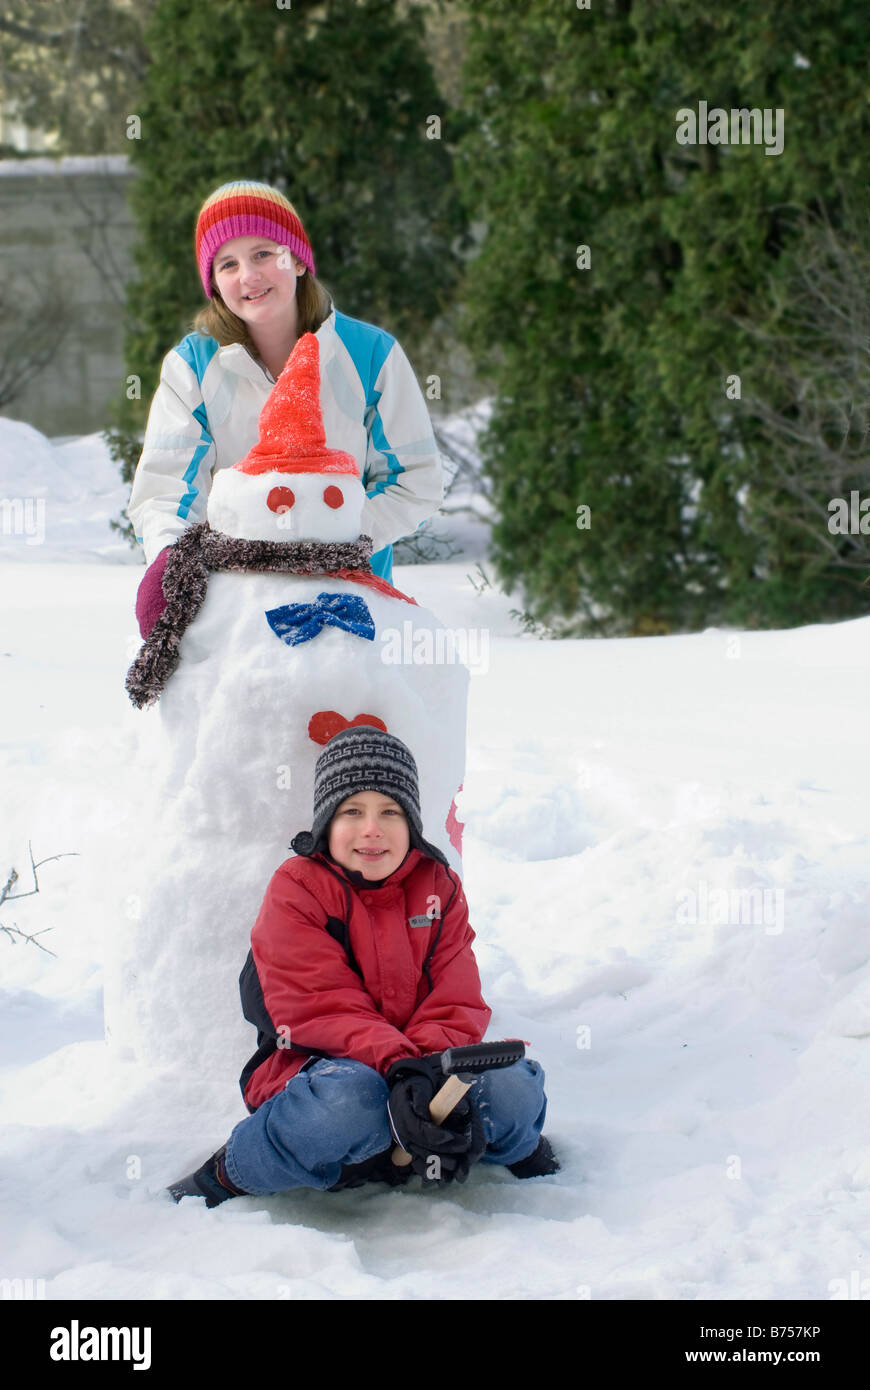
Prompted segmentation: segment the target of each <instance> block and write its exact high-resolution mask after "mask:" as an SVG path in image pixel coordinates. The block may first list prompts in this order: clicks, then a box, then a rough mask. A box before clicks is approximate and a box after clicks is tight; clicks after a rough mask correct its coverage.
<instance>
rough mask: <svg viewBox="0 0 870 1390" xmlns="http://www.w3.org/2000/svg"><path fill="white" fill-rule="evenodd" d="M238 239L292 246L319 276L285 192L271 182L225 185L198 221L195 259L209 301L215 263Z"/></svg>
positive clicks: (204, 208)
mask: <svg viewBox="0 0 870 1390" xmlns="http://www.w3.org/2000/svg"><path fill="white" fill-rule="evenodd" d="M237 236H265V237H269V238H270V239H271V240H272V241H277V242H278V244H279V245H280V246H289V248H290V250H291V251H292V252H293V254H294V256H298V257H299V259H300V261H302V262H303V263H304V264H305V265H306V266H307V267H308V269H309V270H310V271H311V274H312V275H314V274H315V273H316V271H315V266H314V252H313V251H312V250H311V243H310V241H309V240H308V237H307V236H306V234H305V228H304V227H303V225H302V222H301V220H300V218H299V214H298V213H297V212H296V209H295V208H294V207H293V205H292V203H290V202H289V201H288V200H287V199H286V198H285V197H284V194H283V193H279V191H278V189H277V188H272V187H271V186H270V185H269V184H268V183H225V184H222V185H221V187H220V188H217V189H215V191H214V193H212V194H211V196H210V197H208V198H206V200H205V202H204V203H203V205H202V207H201V209H200V213H199V217H198V218H197V221H196V233H195V236H194V246H195V250H196V259H197V263H198V265H199V273H200V276H201V278H202V287H203V289H204V290H205V292H206V294H207V295H208V297H209V299H211V298H212V297H213V296H212V288H211V264H212V261H213V260H214V258H215V256H216V255H217V253H218V251H219V250H220V248H221V247H222V246H223V244H224V242H225V241H232V239H233V237H237Z"/></svg>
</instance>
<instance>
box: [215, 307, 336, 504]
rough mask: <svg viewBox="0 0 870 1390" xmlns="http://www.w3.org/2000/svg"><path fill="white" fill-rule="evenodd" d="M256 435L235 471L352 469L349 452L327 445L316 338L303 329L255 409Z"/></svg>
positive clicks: (316, 471) (327, 470) (332, 471)
mask: <svg viewBox="0 0 870 1390" xmlns="http://www.w3.org/2000/svg"><path fill="white" fill-rule="evenodd" d="M259 428H260V438H259V442H258V443H256V444H255V445H254V447H253V449H251V450H250V451H249V452H248V453H247V454H246V455H245V457H244V458H243V459H239V462H238V463H236V464H234V465H233V467H234V468H235V469H237V471H238V472H239V473H251V474H255V473H274V472H278V473H352V474H353V475H354V476H355V477H357V478H358V477H359V476H360V471H359V465H358V464H357V461H356V459H355V458H354V456H353V454H348V453H345V452H344V451H343V450H342V449H329V448H327V444H326V431H325V430H324V428H323V415H322V414H321V411H320V343H319V342H318V340H317V338H316V337H315V336H314V334H313V333H303V334H302V337H301V338H300V339H299V341H298V342H297V343H296V346H295V347H294V349H293V351H292V352H291V354H290V356H289V357H288V358H287V361H286V363H285V364H284V368H283V370H282V372H281V375H280V376H279V377H278V380H277V381H276V382H275V385H274V386H273V387H272V390H271V392H270V393H269V397H268V400H267V401H266V404H265V405H264V406H263V409H262V410H261V411H260V420H259Z"/></svg>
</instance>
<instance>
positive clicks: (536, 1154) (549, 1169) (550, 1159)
mask: <svg viewBox="0 0 870 1390" xmlns="http://www.w3.org/2000/svg"><path fill="white" fill-rule="evenodd" d="M507 1166H508V1169H509V1171H510V1172H511V1173H513V1175H514V1177H516V1178H543V1177H548V1176H549V1174H550V1173H559V1172H561V1170H562V1169H561V1164H560V1163H559V1160H558V1158H557V1157H556V1155H555V1154H554V1153H553V1150H552V1148H551V1147H550V1141H549V1139H545V1138H544V1136H543V1134H542V1135H541V1137H540V1139H539V1140H538V1147H537V1148H536V1149H535V1150H534V1151H533V1152H532V1153H530V1154H529V1156H528V1158H521V1159H520V1161H519V1163H509V1164H508V1165H507Z"/></svg>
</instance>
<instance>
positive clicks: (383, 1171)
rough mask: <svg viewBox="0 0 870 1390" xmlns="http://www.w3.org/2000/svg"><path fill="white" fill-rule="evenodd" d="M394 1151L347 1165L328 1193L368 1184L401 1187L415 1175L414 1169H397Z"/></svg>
mask: <svg viewBox="0 0 870 1390" xmlns="http://www.w3.org/2000/svg"><path fill="white" fill-rule="evenodd" d="M392 1152H393V1151H392V1149H391V1148H390V1149H385V1150H384V1152H383V1153H380V1154H375V1156H374V1158H367V1159H366V1160H365V1161H364V1162H363V1163H345V1164H344V1165H343V1166H342V1169H341V1174H340V1176H339V1179H338V1182H336V1183H333V1185H332V1187H328V1188H327V1189H326V1190H327V1192H343V1191H344V1189H345V1188H346V1187H362V1186H363V1185H364V1184H365V1183H367V1182H386V1183H389V1184H390V1186H391V1187H400V1186H401V1185H402V1184H403V1183H406V1182H407V1181H408V1179H409V1178H410V1177H411V1176H412V1175H413V1171H414V1170H413V1169H412V1168H411V1167H410V1166H408V1167H407V1168H397V1167H396V1165H395V1164H394V1163H393V1161H392V1157H391V1155H392Z"/></svg>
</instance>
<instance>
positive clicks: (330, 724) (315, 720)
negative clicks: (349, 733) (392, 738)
mask: <svg viewBox="0 0 870 1390" xmlns="http://www.w3.org/2000/svg"><path fill="white" fill-rule="evenodd" d="M358 724H371V725H372V727H373V728H375V729H382V730H383V732H384V733H385V734H386V733H388V732H389V730H388V729H387V726H386V724H385V723H384V721H383V719H379V718H378V716H377V715H376V714H358V715H357V716H356V718H355V719H345V717H344V715H343V714H339V713H338V710H334V709H321V710H318V711H317V713H316V714H312V716H311V718H310V719H309V721H308V737H309V738H310V739H311V740H312V742H314V743H328V742H329V740H330V739H331V738H334V737H335V735H336V734H338V733H340V732H341V730H342V729H353V728H355V727H356V725H358Z"/></svg>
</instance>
